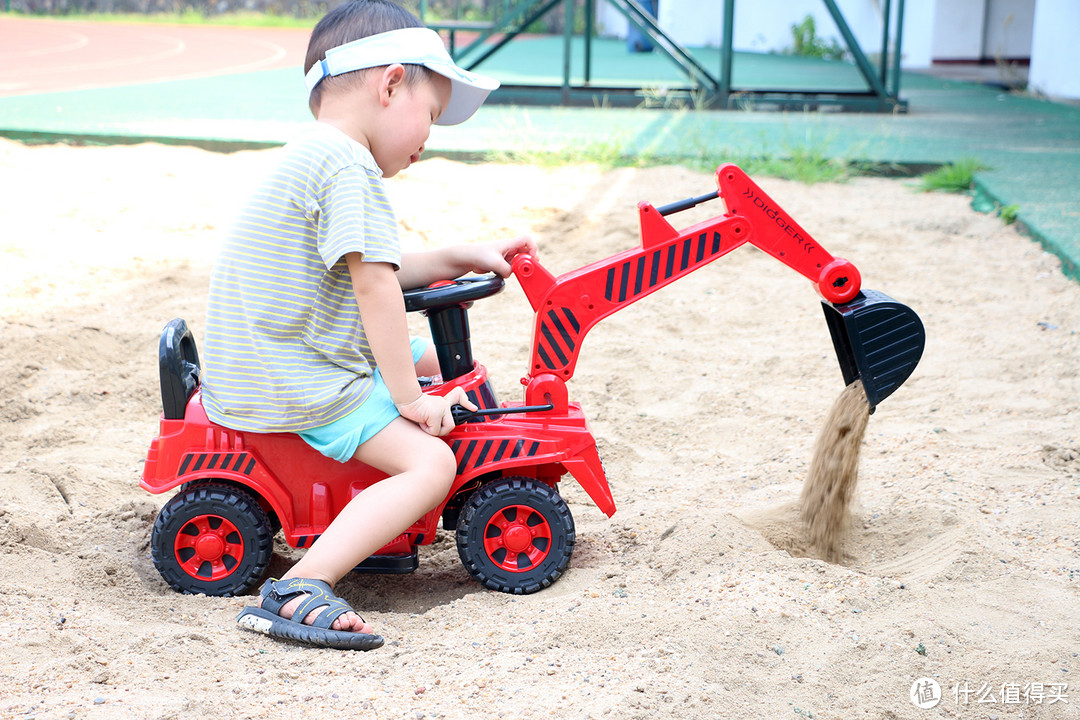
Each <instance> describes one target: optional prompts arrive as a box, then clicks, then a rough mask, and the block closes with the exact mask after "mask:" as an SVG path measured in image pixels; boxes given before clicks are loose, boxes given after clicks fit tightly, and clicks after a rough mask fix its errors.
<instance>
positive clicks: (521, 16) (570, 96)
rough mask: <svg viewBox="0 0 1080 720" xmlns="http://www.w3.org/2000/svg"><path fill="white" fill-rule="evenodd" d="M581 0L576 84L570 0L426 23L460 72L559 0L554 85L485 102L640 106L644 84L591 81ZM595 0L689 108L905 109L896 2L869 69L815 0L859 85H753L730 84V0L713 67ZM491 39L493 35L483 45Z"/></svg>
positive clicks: (522, 88)
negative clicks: (637, 34) (473, 19)
mask: <svg viewBox="0 0 1080 720" xmlns="http://www.w3.org/2000/svg"><path fill="white" fill-rule="evenodd" d="M583 1H584V5H585V36H584V41H585V43H584V52H585V57H584V74H583V77H582V78H581V80H580V82H576V81H575V80H574V78H573V77H572V73H571V67H570V65H571V63H570V60H571V56H572V47H571V41H572V38H573V36H574V33H573V28H574V10H575V7H576V5H577V0H506V2H504V8H503V12H502V13H501V14H500V16H499V17H498V18H497V19H496V20H495V21H494V22H491V23H463V22H460V21H456V20H451V21H445V22H443V21H435V22H428V23H427V24H428V27H431V28H433V29H436V30H441V31H447V32H448V33H449V35H450V41H451V45H450V52H451V54H452V55H453V56H454V59H455V60H457V61H459V62H460V63H461V64H462V65H463V66H464V67H465V68H466V69H469V70H473V69H476V68H477V67H478V66H479V65H481V64H482V63H483V62H484V61H485V60H487V59H488V58H490V57H491V56H492V55H494V54H495V53H497V52H498V51H499V50H501V49H502V48H503V47H504V46H505V45H506V44H507V43H509V42H511V41H512V40H514V38H516V37H518V36H519V35H521V34H522V33H523V32H524V31H525V29H526V28H527V27H529V25H531V24H532V23H533V22H535V21H536V20H539V19H540V18H541V17H543V16H544V15H545V14H547V13H548V12H550V11H551V10H552V9H554V8H555V7H556V6H557V5H559V4H560V3H561V4H562V5H563V7H564V10H565V21H564V24H563V77H562V84H561V85H540V84H537V85H533V84H510V85H505V84H504V85H503V86H502V88H500V90H499V92H498V93H495V94H494V95H493V96H492V97H491V100H490V101H492V102H516V103H527V104H563V105H594V104H596V103H598V102H606V103H609V104H612V105H638V104H640V103H641V102H642V97H643V94H644V92H643V91H644V88H641V87H638V88H634V87H616V86H601V85H596V84H594V83H593V82H592V36H593V20H594V17H595V7H596V0H583ZM602 1H603V2H608V3H610V4H611V5H612V6H613V7H614V8H615V9H616V10H618V11H619V12H620V13H621V14H622V15H623V16H624V17H626V19H627V20H628V21H629V22H630V23H632V24H633V25H634V26H636V27H637V28H638V29H640V30H641V32H642V33H643V34H644V35H645V36H646V37H647V38H648V39H649V40H650V41H651V42H652V43H653V45H654V47H655V48H657V49H658V50H659V51H660V52H661V53H662V54H664V55H665V56H667V58H668V59H670V60H671V61H672V62H673V63H675V64H676V65H677V66H678V67H679V69H680V70H681V71H682V73H683V75H685V77H686V82H685V84H683V85H678V86H674V87H668V88H666V94H667V97H669V98H677V97H685V98H686V99H687V100H688V101H691V102H693V104H694V105H698V106H700V105H704V106H706V107H710V108H735V107H745V106H746V105H747V104H752V105H753V106H754V107H763V106H764V107H776V108H778V109H791V108H798V109H803V108H815V107H818V106H821V105H831V106H834V107H839V108H840V109H842V110H849V111H870V112H903V111H906V110H907V101H905V100H901V99H900V97H899V94H900V46H901V41H902V39H903V25H904V22H903V17H904V0H897V3H896V4H897V11H896V22H895V25H896V27H895V31H894V29H893V12H892V5H893V2H892V0H883V5H882V10H883V16H884V19H885V21H884V23H883V28H882V36H881V55H880V57H881V63H880V65H879V67H878V68H874V66H873V65H872V64H871V63H870V61H869V60H868V59H867V56H866V53H864V52H863V50H862V47H861V46H860V45H859V42H858V40H857V39H856V38H855V35H854V33H853V32H852V31H851V28H850V26H849V25H848V23H847V20H845V18H844V16H843V13H841V12H840V8H839V7H837V5H836V0H822V1H823V2H824V3H825V7H826V9H827V10H828V11H829V14H830V16H831V17H832V19H833V21H834V22H835V23H836V26H837V28H838V29H839V30H840V34H841V36H842V37H843V39H844V43H845V45H846V46H847V50H848V52H850V53H851V57H852V59H853V61H854V64H855V67H856V69H857V70H858V71H859V74H860V75H861V76H862V78H863V79H864V80H865V81H866V86H867V87H866V89H865V90H830V89H808V88H785V89H761V88H752V87H735V86H733V84H732V63H733V60H734V55H735V53H734V48H733V42H732V41H733V37H734V26H735V0H724V27H723V41H722V46H721V52H720V67H719V68H718V71H717V72H714V71H712V70H710V69H709V68H707V67H705V66H704V65H703V64H702V63H701V62H700V61H699V60H698V59H697V58H695V57H694V55H693V54H692V53H691V52H690V51H689V50H687V49H686V48H685V47H683V46H682V45H681V44H679V43H678V42H677V41H675V40H674V39H673V38H672V37H671V36H669V35H668V34H667V33H666V32H664V30H662V29H661V28H660V26H659V24H658V23H657V21H656V19H655V18H654V17H653V16H652V15H651V14H650V13H649V12H648V11H647V10H646V9H645V8H644V7H642V5H641V4H640V3H639V2H638V0H602ZM425 6H426V0H421V6H420V9H421V19H424V18H423V13H424V10H425ZM459 30H471V31H473V32H476V33H478V36H477V37H476V38H475V39H474V40H473V41H472V42H471V43H469V44H468V45H467V46H466V47H464V48H463V49H461V50H458V49H457V47H456V42H455V33H456V32H457V31H459ZM890 35H895V39H894V42H893V45H892V53H891V54H890V52H889V37H890ZM495 37H497V39H495V41H494V42H491V40H492V38H495ZM890 60H891V62H890Z"/></svg>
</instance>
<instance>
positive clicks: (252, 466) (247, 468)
mask: <svg viewBox="0 0 1080 720" xmlns="http://www.w3.org/2000/svg"><path fill="white" fill-rule="evenodd" d="M254 469H255V458H248V464H247V466H245V467H244V474H245V475H250V474H251V471H252V470H254Z"/></svg>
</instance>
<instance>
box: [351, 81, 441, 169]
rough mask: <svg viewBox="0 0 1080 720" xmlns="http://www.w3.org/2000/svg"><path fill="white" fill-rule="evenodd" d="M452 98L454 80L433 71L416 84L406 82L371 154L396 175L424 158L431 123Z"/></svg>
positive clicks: (385, 116) (395, 96)
mask: <svg viewBox="0 0 1080 720" xmlns="http://www.w3.org/2000/svg"><path fill="white" fill-rule="evenodd" d="M449 102H450V81H449V80H448V79H446V78H444V77H443V76H442V75H437V74H435V73H431V77H430V79H429V78H425V79H421V80H420V81H419V82H416V83H413V84H412V85H405V84H402V85H400V86H399V88H398V90H397V91H396V92H395V93H394V94H393V95H392V97H391V101H390V104H389V106H388V107H387V108H386V112H385V113H384V114H383V117H382V122H381V123H379V130H378V132H377V134H376V135H375V136H374V137H371V138H369V140H370V142H371V154H372V156H373V157H374V158H375V162H376V163H378V165H379V167H380V168H381V169H382V171H383V177H388V178H389V177H393V176H394V175H397V174H398V173H399V172H401V171H402V170H404V169H405V168H407V167H409V165H411V164H413V163H414V162H416V161H417V160H419V159H420V153H422V152H423V150H424V143H426V142H427V139H428V135H430V133H431V125H432V123H434V122H435V121H436V120H438V118H439V116H440V115H442V113H443V110H445V109H446V106H447V105H448V104H449Z"/></svg>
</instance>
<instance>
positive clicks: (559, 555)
mask: <svg viewBox="0 0 1080 720" xmlns="http://www.w3.org/2000/svg"><path fill="white" fill-rule="evenodd" d="M510 528H514V529H513V530H510ZM537 529H539V530H540V533H539V535H535V531H536V530H537ZM526 531H532V532H534V537H533V538H532V539H531V540H529V542H528V543H527V545H525V547H522V545H524V544H525V543H523V542H520V541H518V542H514V543H511V542H508V541H507V540H506V539H505V538H508V537H509V535H510V534H512V533H516V534H517V535H518V536H519V537H520V536H525V534H526ZM574 541H575V535H574V518H573V516H572V515H571V514H570V508H569V507H567V505H566V502H565V501H564V500H563V499H562V497H560V496H559V493H557V492H556V491H555V490H554V489H553V488H551V487H550V486H548V485H546V484H544V483H542V482H540V481H538V480H534V479H533V478H523V477H514V478H504V479H502V480H498V481H496V482H493V483H489V484H487V485H484V486H483V487H481V488H479V489H478V490H476V491H475V492H474V493H473V494H472V495H471V496H470V497H469V499H468V500H467V501H466V502H465V506H464V508H462V511H461V517H460V518H459V520H458V526H457V548H458V555H459V556H460V557H461V562H462V564H463V565H464V566H465V569H466V570H467V571H468V572H469V574H470V575H472V576H473V577H474V578H476V580H477V581H478V582H479V583H481V584H482V585H484V586H485V587H488V588H490V589H492V590H498V591H499V592H504V593H511V594H514V595H527V594H529V593H534V592H536V591H538V590H542V589H544V588H546V587H548V586H549V585H551V584H552V583H553V582H555V581H556V580H558V579H559V576H561V575H562V574H563V572H564V571H565V570H566V567H567V566H568V565H569V564H570V556H571V555H573V553H574ZM508 547H510V548H511V549H509V550H508V549H507V548H508ZM515 548H521V549H520V550H518V549H515Z"/></svg>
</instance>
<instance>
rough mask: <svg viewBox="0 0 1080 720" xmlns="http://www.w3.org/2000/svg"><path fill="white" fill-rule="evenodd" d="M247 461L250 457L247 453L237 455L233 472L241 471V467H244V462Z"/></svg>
mask: <svg viewBox="0 0 1080 720" xmlns="http://www.w3.org/2000/svg"><path fill="white" fill-rule="evenodd" d="M247 459H248V456H247V455H246V454H245V453H240V454H239V455H237V456H236V462H234V463H233V466H232V469H233V472H238V471H239V470H240V466H241V465H243V464H244V461H245V460H247Z"/></svg>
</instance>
